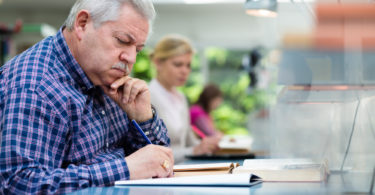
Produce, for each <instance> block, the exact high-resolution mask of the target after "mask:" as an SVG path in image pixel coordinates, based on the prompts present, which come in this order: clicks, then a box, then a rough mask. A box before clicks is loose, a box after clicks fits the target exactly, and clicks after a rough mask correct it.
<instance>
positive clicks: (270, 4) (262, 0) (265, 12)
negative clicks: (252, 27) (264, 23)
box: [245, 0, 277, 17]
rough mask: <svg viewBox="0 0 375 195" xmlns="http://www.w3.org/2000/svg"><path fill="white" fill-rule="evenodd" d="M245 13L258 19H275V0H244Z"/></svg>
mask: <svg viewBox="0 0 375 195" xmlns="http://www.w3.org/2000/svg"><path fill="white" fill-rule="evenodd" d="M245 8H246V13H247V14H249V15H253V16H260V17H276V16H277V13H276V9H277V1H276V0H246V3H245Z"/></svg>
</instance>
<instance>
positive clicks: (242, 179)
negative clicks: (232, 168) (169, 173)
mask: <svg viewBox="0 0 375 195" xmlns="http://www.w3.org/2000/svg"><path fill="white" fill-rule="evenodd" d="M260 182H261V180H260V178H259V177H257V176H255V175H252V174H246V173H245V174H236V175H232V174H222V175H203V176H190V177H175V178H157V179H140V180H123V181H116V182H115V185H119V186H251V185H255V184H258V183H260Z"/></svg>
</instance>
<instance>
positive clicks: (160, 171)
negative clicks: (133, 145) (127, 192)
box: [125, 144, 174, 179]
mask: <svg viewBox="0 0 375 195" xmlns="http://www.w3.org/2000/svg"><path fill="white" fill-rule="evenodd" d="M125 160H126V161H127V164H128V169H129V172H130V178H131V179H144V178H150V177H171V176H173V165H174V160H173V154H172V150H171V149H169V148H166V147H163V146H158V145H152V144H149V145H147V146H145V147H143V148H141V149H139V150H138V151H136V152H134V153H133V154H131V155H129V156H127V157H126V158H125Z"/></svg>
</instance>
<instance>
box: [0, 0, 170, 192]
mask: <svg viewBox="0 0 375 195" xmlns="http://www.w3.org/2000/svg"><path fill="white" fill-rule="evenodd" d="M154 15H155V11H154V8H153V5H152V3H151V2H150V1H147V0H78V1H77V2H76V3H75V5H74V6H73V8H72V10H71V12H70V15H69V16H68V18H67V20H66V22H65V25H64V26H63V27H62V28H61V29H60V31H59V32H58V33H57V34H56V35H55V36H53V37H48V38H46V39H44V40H42V41H41V42H39V43H38V44H36V45H35V46H33V47H32V48H30V49H29V50H27V51H25V52H24V53H22V54H21V55H19V56H17V57H15V58H14V59H12V60H10V61H9V62H8V63H7V64H5V65H4V66H3V67H1V68H0V119H1V121H0V131H1V137H0V141H1V147H0V191H1V192H4V193H5V194H8V193H14V194H15V193H20V194H25V193H64V192H71V191H74V190H77V189H82V188H86V187H90V186H106V185H111V184H113V183H114V181H116V180H122V179H138V178H150V177H168V176H171V175H172V174H173V173H172V170H171V169H172V167H173V163H174V162H173V155H172V151H171V149H169V148H167V147H166V146H168V145H169V138H168V136H167V130H166V128H165V125H164V124H163V122H162V121H161V120H160V119H159V118H158V116H157V114H156V112H155V111H154V110H153V109H152V106H151V103H150V94H149V90H148V86H147V84H146V83H145V82H144V81H142V80H139V79H135V78H131V77H130V76H128V74H129V71H131V69H132V67H133V64H134V63H135V60H136V55H137V52H139V51H140V50H142V48H143V47H144V44H145V42H146V39H147V36H148V33H149V31H150V24H151V22H152V20H153V18H154ZM133 119H134V120H135V121H137V122H138V123H139V124H140V126H141V128H142V129H143V131H144V132H145V134H146V135H147V136H148V138H149V139H150V140H151V142H152V143H153V144H149V145H147V140H146V139H145V138H144V137H142V135H141V133H140V132H139V131H137V129H136V128H135V127H134V126H133V125H132V123H130V121H131V120H133ZM146 145H147V146H146Z"/></svg>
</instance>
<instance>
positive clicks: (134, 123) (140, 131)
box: [132, 119, 152, 144]
mask: <svg viewBox="0 0 375 195" xmlns="http://www.w3.org/2000/svg"><path fill="white" fill-rule="evenodd" d="M132 124H133V125H134V126H135V128H136V129H137V130H138V131H139V133H140V134H141V135H142V137H143V138H145V140H146V141H147V143H149V144H152V143H151V141H150V140H149V139H148V137H147V136H146V135H145V133H143V130H142V128H141V127H140V126H139V125H138V123H137V122H136V121H135V120H134V119H133V120H132Z"/></svg>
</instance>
